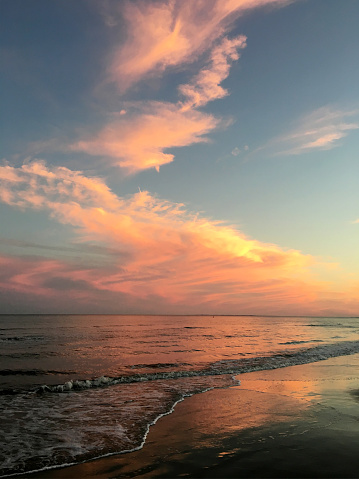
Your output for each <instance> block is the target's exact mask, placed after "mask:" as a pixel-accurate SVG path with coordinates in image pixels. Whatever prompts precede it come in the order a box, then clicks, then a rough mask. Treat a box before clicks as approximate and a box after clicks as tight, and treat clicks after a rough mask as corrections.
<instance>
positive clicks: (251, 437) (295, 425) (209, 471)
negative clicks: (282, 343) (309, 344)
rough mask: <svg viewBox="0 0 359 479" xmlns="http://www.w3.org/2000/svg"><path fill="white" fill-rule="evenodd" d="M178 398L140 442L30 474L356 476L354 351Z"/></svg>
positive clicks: (358, 404) (358, 365)
mask: <svg viewBox="0 0 359 479" xmlns="http://www.w3.org/2000/svg"><path fill="white" fill-rule="evenodd" d="M237 378H238V379H240V381H241V385H240V386H235V387H232V388H227V389H215V390H211V391H208V392H204V393H201V394H196V395H194V396H192V397H189V398H185V399H184V400H183V401H182V402H180V403H178V404H177V405H176V407H175V408H174V412H173V413H171V414H169V415H167V416H164V417H162V418H160V419H159V420H158V421H157V422H156V424H155V425H153V426H151V427H150V430H149V434H148V436H147V439H146V442H145V444H144V447H143V448H142V449H141V450H139V451H135V452H132V453H128V454H120V455H113V456H109V457H105V458H101V459H98V460H93V461H90V462H87V463H84V464H78V465H75V466H70V467H65V468H61V469H53V470H48V471H44V472H38V473H35V474H28V475H26V476H25V475H23V476H21V477H29V478H35V477H36V478H82V477H96V478H117V477H118V478H122V477H123V478H130V477H141V478H142V477H143V478H145V477H146V478H152V477H162V478H166V477H167V478H171V477H193V478H196V477H214V478H226V477H248V478H249V477H306V478H309V477H321V478H325V477H333V478H334V477H336V478H342V477H358V475H359V456H358V454H357V451H358V445H359V354H354V355H351V356H342V357H337V358H331V359H328V360H325V361H319V362H315V363H310V364H305V365H296V366H290V367H286V368H280V369H275V370H269V371H256V372H250V373H245V374H241V375H239V376H237Z"/></svg>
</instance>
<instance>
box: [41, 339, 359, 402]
mask: <svg viewBox="0 0 359 479" xmlns="http://www.w3.org/2000/svg"><path fill="white" fill-rule="evenodd" d="M355 353H359V341H358V340H357V341H342V342H339V343H334V344H326V345H320V346H314V347H312V348H306V349H300V350H296V351H292V352H284V353H280V354H275V355H273V356H258V357H254V358H242V359H228V360H227V359H226V360H221V361H217V362H215V363H211V364H207V365H206V366H205V367H204V368H203V369H199V370H181V371H178V370H176V371H160V372H155V373H144V374H133V375H126V376H118V377H110V376H100V377H98V378H95V379H85V380H71V381H67V382H66V383H64V384H59V385H55V386H52V385H43V386H40V387H39V388H38V389H37V390H36V391H35V392H36V393H38V394H43V393H63V392H71V391H81V390H86V389H90V388H100V387H108V386H114V385H118V384H129V383H136V382H144V381H155V380H160V379H162V380H167V379H178V378H186V377H188V378H189V377H199V376H219V375H223V374H241V373H248V372H251V371H260V370H268V369H278V368H283V367H288V366H295V365H300V364H308V363H312V362H318V361H323V360H325V359H329V358H333V357H339V356H347V355H351V354H355Z"/></svg>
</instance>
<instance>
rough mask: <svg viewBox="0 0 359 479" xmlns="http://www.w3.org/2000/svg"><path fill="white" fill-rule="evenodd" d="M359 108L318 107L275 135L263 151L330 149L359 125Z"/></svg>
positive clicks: (293, 152) (285, 152) (287, 152)
mask: <svg viewBox="0 0 359 479" xmlns="http://www.w3.org/2000/svg"><path fill="white" fill-rule="evenodd" d="M358 117H359V110H339V109H334V108H332V107H330V106H326V107H322V108H319V109H317V110H315V111H313V112H312V113H310V114H309V115H307V116H305V117H304V118H302V119H301V120H300V121H299V122H298V123H297V126H296V127H295V128H293V129H292V131H290V132H289V133H287V134H285V135H283V136H279V137H277V138H274V139H273V140H271V141H270V142H268V143H267V144H266V145H264V146H263V147H262V148H260V150H270V151H271V153H272V154H274V155H301V154H304V153H308V152H311V151H315V150H331V149H332V148H335V147H337V146H340V144H341V142H340V141H339V140H341V139H343V138H345V137H346V136H347V135H348V134H349V133H350V132H351V131H353V130H357V129H358V128H359V122H358Z"/></svg>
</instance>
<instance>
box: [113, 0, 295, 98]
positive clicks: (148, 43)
mask: <svg viewBox="0 0 359 479" xmlns="http://www.w3.org/2000/svg"><path fill="white" fill-rule="evenodd" d="M288 3H290V2H289V1H287V0H197V1H186V2H184V1H182V0H172V1H168V2H155V1H138V2H123V3H122V4H121V6H120V8H118V6H116V7H115V8H116V9H117V10H118V11H117V12H116V13H117V15H121V16H122V17H123V18H124V19H125V23H126V25H127V39H126V41H125V43H124V44H122V45H121V46H119V47H118V48H116V49H115V50H114V52H113V54H112V59H111V62H110V66H109V74H110V77H111V79H112V80H113V81H115V82H117V84H118V86H119V88H120V89H121V90H125V89H127V88H128V87H129V86H131V85H133V84H134V83H136V82H138V81H139V80H141V79H143V78H146V77H147V76H148V75H151V74H152V75H153V74H157V75H158V74H161V73H162V72H163V71H164V70H166V69H167V68H169V67H176V66H179V65H183V64H188V63H190V62H193V61H194V60H196V59H198V57H199V56H200V55H201V54H202V53H204V52H205V51H207V50H208V49H209V48H211V47H212V45H213V43H214V42H215V41H216V40H218V39H220V38H221V37H223V35H224V34H225V33H226V32H227V31H228V30H229V29H230V28H231V27H232V26H233V22H234V20H235V19H236V18H238V17H239V16H240V15H243V14H244V13H246V12H247V11H249V10H251V9H254V8H258V7H263V6H282V5H286V4H288ZM114 17H115V15H114V12H112V15H111V18H112V19H114ZM112 24H114V22H113V21H112Z"/></svg>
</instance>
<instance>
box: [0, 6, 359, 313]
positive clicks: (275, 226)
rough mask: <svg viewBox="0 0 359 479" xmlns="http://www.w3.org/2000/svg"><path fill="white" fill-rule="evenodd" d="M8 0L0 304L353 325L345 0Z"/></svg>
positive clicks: (351, 57) (358, 118)
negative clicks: (327, 318) (336, 320)
mask: <svg viewBox="0 0 359 479" xmlns="http://www.w3.org/2000/svg"><path fill="white" fill-rule="evenodd" d="M18 4H19V2H18V0H16V1H15V2H14V3H12V2H8V3H7V5H6V6H3V10H5V15H6V16H8V17H9V18H11V19H12V20H11V21H10V20H9V25H10V26H11V28H9V26H8V27H7V29H5V30H6V31H5V33H4V34H3V35H2V42H3V46H2V52H3V53H4V54H5V60H6V72H5V79H4V87H5V88H6V91H7V92H8V98H7V99H5V102H4V103H5V104H4V109H3V113H4V115H3V116H4V120H3V122H4V124H5V127H4V129H3V131H4V133H5V135H4V142H3V152H2V163H1V165H0V200H1V204H0V215H1V218H2V219H1V225H2V226H1V233H0V267H1V269H0V304H1V310H2V312H20V313H21V312H28V311H29V312H64V313H67V312H69V313H71V312H84V313H88V312H103V313H106V312H110V313H176V314H187V313H191V314H197V313H199V314H202V313H208V314H212V313H213V314H215V313H216V314H263V315H265V314H268V315H271V314H287V315H289V314H292V315H311V314H312V315H335V314H342V315H355V314H357V313H358V311H359V289H358V284H359V277H358V268H359V255H358V248H357V240H358V239H359V237H358V235H359V229H358V228H359V226H358V222H359V220H358V218H359V207H358V202H357V191H358V186H359V185H358V180H357V178H358V175H357V173H358V172H357V152H358V138H359V137H358V130H359V103H358V99H357V97H356V96H355V95H357V88H356V86H357V81H358V73H359V71H358V68H359V65H358V60H357V52H356V48H355V41H354V38H356V40H358V33H357V32H356V29H355V28H354V26H353V28H351V25H352V21H351V19H352V18H354V13H353V11H354V10H355V11H356V12H357V13H358V14H359V6H358V3H357V2H354V1H350V0H348V2H345V4H344V3H343V4H341V3H337V2H328V3H327V2H326V1H325V0H319V1H318V2H315V5H313V3H311V2H300V1H288V0H206V1H202V0H198V1H194V0H184V1H182V0H181V1H179V0H178V1H177V0H173V1H151V0H150V1H141V0H139V1H132V2H127V1H124V2H116V1H111V0H110V1H109V2H98V3H96V2H95V3H93V2H92V3H91V2H86V1H79V2H78V3H77V4H76V6H74V5H73V4H72V3H71V2H67V3H65V4H64V5H62V4H61V2H60V1H57V0H53V1H52V2H51V6H55V7H56V8H54V10H53V11H51V9H50V6H49V5H48V4H46V2H43V1H40V2H38V4H37V7H31V6H30V7H27V8H26V9H23V10H22V9H18V8H17V5H18ZM30 5H31V2H30ZM328 5H329V6H328ZM39 12H40V13H41V15H39ZM26 15H30V16H33V17H34V18H35V17H36V15H39V17H36V18H37V20H36V21H34V22H31V20H30V21H29V23H28V31H27V32H25V31H22V30H21V25H22V24H23V22H25V21H27V20H25V18H26ZM40 17H41V18H40ZM73 18H75V20H73ZM309 18H310V19H309ZM70 19H72V20H71V21H70ZM318 19H320V21H321V22H322V23H321V27H320V28H319V27H318V24H317V23H316V22H317V21H319V20H318ZM336 19H337V20H336ZM334 21H337V29H338V32H343V31H344V30H345V31H346V34H343V35H342V36H341V37H340V38H339V34H338V37H336V38H333V37H331V30H330V28H331V27H330V25H331V22H334ZM11 22H12V23H11ZM41 22H44V23H48V24H49V25H50V26H49V28H51V24H52V22H53V23H54V25H55V24H56V25H58V27H57V29H58V30H57V31H62V32H63V33H62V36H61V35H60V36H59V37H56V32H55V33H54V35H53V36H52V35H50V37H49V40H48V42H47V43H45V45H44V42H43V37H42V33H41V28H39V26H41ZM291 22H294V23H291ZM39 24H40V25H39ZM288 25H293V29H292V31H291V30H290V29H289V28H288ZM303 25H306V34H305V33H303V30H302V28H303ZM14 28H15V30H16V36H14V35H13V34H12V33H11V29H14ZM318 28H319V30H320V35H321V36H322V37H323V38H325V39H327V42H326V41H324V40H323V42H321V43H320V42H318V43H313V39H315V38H317V35H319V33H318V31H319V30H318ZM89 32H93V35H94V36H95V37H96V38H95V39H93V38H91V35H90V34H89ZM301 32H302V33H303V36H301ZM15 38H16V41H15ZM268 38H269V39H271V40H270V41H269V40H268ZM29 39H31V41H30V40H29ZM95 40H96V41H95ZM332 43H335V44H336V50H334V51H333V50H332V48H331V46H332ZM313 45H314V46H313ZM343 51H345V55H346V57H345V58H344V57H343ZM319 56H320V57H321V61H322V63H321V65H322V66H318V64H317V63H316V62H317V61H319V60H318V58H319ZM335 62H337V65H335ZM46 65H49V70H47V66H46ZM51 68H52V70H51ZM334 69H335V71H336V73H335V74H334ZM299 71H301V75H302V76H301V77H299V76H298V75H299ZM338 72H340V73H338ZM331 73H333V74H332V76H331ZM354 87H355V88H354ZM3 90H4V88H3ZM313 91H315V93H313ZM64 298H65V299H64Z"/></svg>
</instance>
